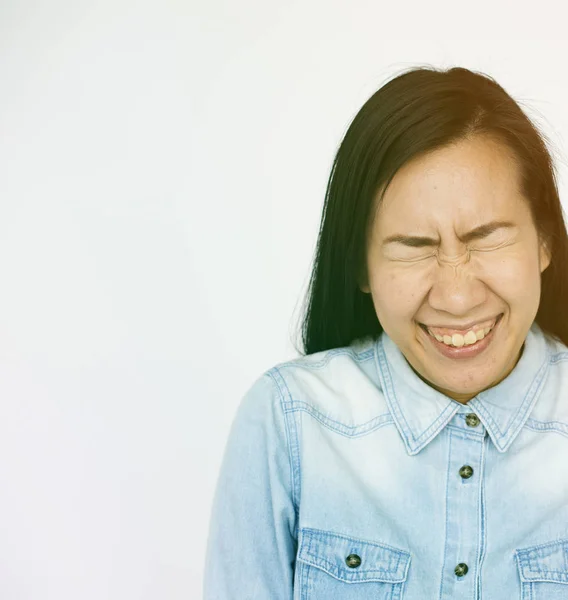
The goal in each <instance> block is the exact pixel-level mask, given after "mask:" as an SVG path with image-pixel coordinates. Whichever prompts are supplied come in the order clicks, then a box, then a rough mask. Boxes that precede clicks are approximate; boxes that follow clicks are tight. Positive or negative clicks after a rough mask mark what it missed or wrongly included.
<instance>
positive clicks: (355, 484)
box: [203, 322, 568, 600]
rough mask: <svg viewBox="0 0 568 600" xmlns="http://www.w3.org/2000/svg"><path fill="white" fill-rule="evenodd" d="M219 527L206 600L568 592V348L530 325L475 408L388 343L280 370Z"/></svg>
mask: <svg viewBox="0 0 568 600" xmlns="http://www.w3.org/2000/svg"><path fill="white" fill-rule="evenodd" d="M471 415H477V417H478V419H475V418H474V417H471ZM210 519H211V520H210V525H209V527H210V529H209V537H208V542H207V550H206V563H205V572H204V577H205V578H204V589H203V591H204V598H205V600H261V599H262V600H280V599H287V600H289V599H294V600H300V599H301V600H336V599H340V600H355V599H356V600H387V599H388V600H433V599H437V600H446V599H447V600H450V599H452V600H455V599H461V598H465V599H468V600H470V599H471V600H478V599H484V600H559V599H563V600H566V599H568V348H567V347H566V346H565V345H564V344H562V343H560V342H558V341H555V340H553V339H552V338H551V337H548V336H545V334H544V333H543V331H542V330H541V329H540V327H539V326H538V325H537V324H536V322H535V323H533V326H532V327H531V329H530V331H529V333H528V335H527V338H526V340H525V345H524V350H523V354H522V356H521V358H520V360H519V362H518V363H517V365H516V367H515V368H514V370H513V371H512V372H511V373H510V374H509V376H508V377H507V378H506V379H504V380H503V381H502V382H501V383H499V384H498V385H497V386H495V387H493V388H491V389H489V390H487V391H485V392H482V393H480V394H479V395H478V396H476V397H475V398H473V399H472V400H470V401H469V403H467V404H466V405H463V404H460V403H459V402H456V401H455V400H452V399H450V398H448V397H447V396H445V395H443V394H441V393H440V392H437V391H436V390H434V389H433V388H432V387H430V386H429V385H427V384H426V383H425V382H423V381H422V380H421V379H420V378H419V377H418V376H417V375H416V374H415V373H414V371H413V370H412V369H411V367H410V365H409V364H408V362H407V361H406V359H405V358H404V356H403V354H402V353H401V352H400V350H399V349H398V347H397V346H396V345H395V344H394V343H393V341H392V340H391V339H390V338H389V337H388V336H387V335H386V333H383V334H382V336H381V337H380V338H379V339H378V340H377V341H376V342H373V341H372V340H370V339H368V340H366V341H359V342H357V343H353V344H352V345H351V346H348V347H344V348H336V349H333V350H328V351H324V352H320V353H317V354H312V355H309V356H306V357H301V358H296V359H293V360H290V361H288V362H285V363H282V364H279V365H276V366H274V367H273V368H271V369H269V370H268V371H266V372H265V373H263V374H262V375H261V376H260V377H259V378H258V379H257V380H256V381H255V382H254V384H253V385H252V386H251V387H250V389H249V390H248V392H247V393H246V394H245V396H244V397H243V399H242V400H241V402H240V404H239V407H238V410H237V413H236V417H235V419H234V421H233V424H232V428H231V431H230V435H229V438H228V442H227V446H226V449H225V454H224V459H223V462H222V467H221V471H220V474H219V479H218V483H217V488H216V492H215V498H214V503H213V507H212V512H211V518H210Z"/></svg>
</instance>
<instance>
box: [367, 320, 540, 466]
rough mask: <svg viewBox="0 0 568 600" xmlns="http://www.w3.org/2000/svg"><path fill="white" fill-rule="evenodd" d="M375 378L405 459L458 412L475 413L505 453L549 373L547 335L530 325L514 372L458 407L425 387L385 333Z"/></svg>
mask: <svg viewBox="0 0 568 600" xmlns="http://www.w3.org/2000/svg"><path fill="white" fill-rule="evenodd" d="M375 360H376V364H377V370H378V374H379V379H380V380H381V384H382V388H383V390H384V394H385V398H386V401H387V403H388V406H389V410H390V412H391V414H392V417H393V419H394V422H395V424H396V427H397V429H398V431H399V433H400V435H401V437H402V439H403V441H404V444H405V446H406V450H407V452H408V454H410V455H414V454H417V453H418V452H420V450H422V448H424V447H425V446H426V445H427V444H428V443H429V442H431V441H432V440H433V439H434V438H435V437H436V436H437V435H438V433H440V431H441V430H442V429H443V428H444V427H445V426H446V425H447V424H448V422H449V421H451V419H452V418H453V417H454V415H455V414H456V413H457V412H461V413H472V412H473V413H475V414H476V415H477V416H478V417H479V420H480V421H481V422H482V423H483V425H484V426H485V428H486V429H487V432H488V434H489V436H490V437H491V439H492V441H493V443H494V444H495V447H496V448H497V449H498V450H499V451H500V452H505V451H506V450H507V449H508V448H509V446H510V445H511V443H512V442H513V441H514V439H515V438H516V437H517V435H518V433H519V431H520V430H521V429H522V427H523V425H524V424H525V421H526V420H527V418H528V416H529V414H530V412H531V410H532V409H533V407H534V405H535V403H536V402H537V400H538V398H539V396H540V392H541V390H542V388H543V385H544V382H545V380H546V376H547V374H548V365H549V351H548V346H547V344H546V339H545V334H544V333H543V331H542V329H541V328H540V327H539V325H538V324H537V323H536V321H534V322H533V324H532V326H531V328H530V330H529V332H528V333H527V337H526V339H525V346H524V350H523V354H522V355H521V358H520V359H519V362H518V363H517V364H516V365H515V368H514V369H513V370H512V371H511V372H510V373H509V375H508V376H507V377H505V379H503V381H501V382H500V383H499V384H497V385H496V386H494V387H492V388H490V389H488V390H485V391H483V392H480V393H479V394H478V395H477V396H475V397H474V398H472V399H471V400H470V401H469V402H468V403H467V404H465V405H464V404H461V403H460V402H457V401H456V400H453V399H452V398H449V397H448V396H446V395H444V394H442V393H441V392H438V391H437V390H435V389H434V388H433V387H430V386H429V385H428V384H427V383H426V382H424V381H423V380H422V379H420V377H418V375H416V373H415V372H414V371H413V369H412V367H411V366H410V365H409V363H408V362H407V360H406V358H405V356H404V355H403V354H402V352H401V351H400V349H399V348H398V346H397V345H396V344H395V343H394V342H393V341H392V340H391V339H390V337H389V336H388V335H387V334H386V332H385V331H383V332H382V333H381V335H380V336H379V338H378V339H377V342H376V344H375Z"/></svg>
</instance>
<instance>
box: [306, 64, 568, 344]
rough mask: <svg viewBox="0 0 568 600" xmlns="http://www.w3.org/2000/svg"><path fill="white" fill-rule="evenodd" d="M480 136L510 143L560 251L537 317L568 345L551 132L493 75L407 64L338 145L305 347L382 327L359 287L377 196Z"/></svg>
mask: <svg viewBox="0 0 568 600" xmlns="http://www.w3.org/2000/svg"><path fill="white" fill-rule="evenodd" d="M478 134H483V135H486V136H490V137H491V138H492V139H496V140H498V141H500V142H501V143H503V144H505V145H506V146H507V147H508V148H509V149H510V151H511V152H512V155H513V157H514V158H515V159H516V160H517V161H518V164H519V166H520V172H521V173H522V179H521V191H522V193H523V195H524V196H525V197H526V199H527V200H528V202H529V204H530V209H531V213H532V217H533V220H534V223H535V227H536V229H537V232H538V237H539V240H545V243H546V244H547V245H548V248H549V250H550V251H551V254H552V258H551V262H550V265H549V266H548V268H547V269H545V271H544V272H543V273H542V275H541V284H542V285H541V298H540V304H539V309H538V312H537V315H536V317H535V320H536V322H537V323H538V324H539V326H540V327H541V328H542V329H543V331H545V332H546V333H548V334H549V335H551V336H553V337H555V338H557V339H558V340H560V341H562V342H563V343H564V344H566V345H568V235H567V232H566V224H565V220H564V212H563V209H562V205H561V203H560V198H559V195H558V189H557V183H556V173H555V167H554V163H553V161H552V158H551V155H550V153H549V150H548V148H547V143H546V142H548V143H550V142H549V140H547V139H546V137H545V135H544V134H543V133H542V132H540V131H539V130H538V129H537V127H536V126H535V125H534V124H533V123H532V122H531V121H530V119H529V118H528V116H527V115H526V114H525V113H524V112H523V110H522V109H521V107H520V106H519V104H518V103H517V102H516V101H515V100H513V98H512V97H511V96H510V95H509V94H508V93H507V92H506V91H505V90H504V89H503V88H502V87H501V86H500V85H499V84H498V83H497V82H496V81H495V80H494V79H493V78H491V77H489V76H487V75H485V74H481V73H477V72H473V71H470V70H468V69H465V68H462V67H453V68H450V69H447V70H443V69H437V68H435V67H431V66H427V67H420V68H413V69H411V70H409V71H405V72H403V73H402V74H400V75H398V76H396V77H394V78H393V79H391V80H390V81H388V82H387V83H386V84H385V85H383V86H382V87H381V88H380V89H379V90H378V91H377V92H375V93H374V94H373V95H372V96H371V97H370V98H369V100H367V102H366V103H365V104H364V105H363V107H362V108H361V110H360V111H359V112H358V113H357V115H356V116H355V118H354V119H353V121H352V122H351V124H350V126H349V128H348V129H347V132H346V133H345V136H344V138H343V140H342V141H341V143H340V145H339V149H338V150H337V153H336V156H335V158H334V161H333V166H332V169H331V174H330V176H329V180H328V184H327V190H326V195H325V202H324V207H323V211H322V219H321V225H320V230H319V236H318V241H317V245H316V250H315V258H314V262H313V268H312V273H311V278H310V282H309V287H308V291H307V294H306V299H305V302H304V316H303V320H302V324H301V335H302V344H303V354H313V353H314V352H319V351H321V350H327V349H330V348H338V347H341V346H346V345H349V344H350V343H351V342H353V341H354V340H356V339H358V338H365V337H368V336H371V337H373V338H375V339H376V337H377V336H379V335H380V333H381V332H382V331H383V328H382V326H381V324H380V322H379V320H378V318H377V315H376V312H375V308H374V306H373V301H372V297H371V294H366V293H364V292H362V291H361V290H360V288H359V282H360V281H361V278H360V277H361V274H364V275H363V277H364V278H366V257H365V253H366V245H367V239H368V238H367V236H368V233H369V222H370V219H371V218H372V215H373V214H374V211H375V209H376V206H377V202H379V203H380V201H381V199H382V194H384V191H385V189H386V188H387V187H388V185H389V183H390V181H391V180H392V178H393V177H394V176H395V174H396V172H397V171H398V170H399V169H400V167H401V166H402V165H404V164H405V163H406V162H407V161H409V160H411V159H412V158H414V157H417V156H418V155H420V154H423V153H426V152H430V151H432V150H435V149H437V148H441V147H443V146H448V145H450V144H452V143H455V142H458V141H460V140H462V139H467V138H470V137H471V136H473V135H478ZM545 140H546V142H545ZM379 191H381V193H380V194H378V192H379Z"/></svg>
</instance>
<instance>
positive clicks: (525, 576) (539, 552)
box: [515, 539, 568, 600]
mask: <svg viewBox="0 0 568 600" xmlns="http://www.w3.org/2000/svg"><path fill="white" fill-rule="evenodd" d="M515 557H516V559H517V567H518V569H519V576H520V578H521V600H566V598H568V539H563V540H556V541H554V542H550V543H548V544H540V545H538V546H530V547H528V548H520V549H518V550H517V551H516V552H515Z"/></svg>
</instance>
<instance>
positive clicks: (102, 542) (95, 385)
mask: <svg viewBox="0 0 568 600" xmlns="http://www.w3.org/2000/svg"><path fill="white" fill-rule="evenodd" d="M560 6H561V4H560V3H556V6H555V5H554V4H550V6H547V5H546V3H543V2H539V3H538V4H537V5H535V4H531V5H530V6H529V5H527V6H526V8H525V7H523V6H520V5H519V3H518V2H501V3H499V2H487V3H483V2H482V3H476V4H472V3H464V2H457V3H456V2H455V1H452V2H449V1H448V2H437V3H434V4H433V3H431V2H430V3H425V2H416V3H415V5H414V6H413V5H412V4H411V3H408V2H405V3H402V2H401V3H396V2H388V3H381V2H376V1H374V2H362V1H351V2H330V1H324V0H310V1H307V0H304V1H302V2H299V1H298V2H288V3H284V2H282V1H278V2H277V1H276V0H244V1H240V2H237V1H229V0H226V1H223V2H222V1H219V0H201V1H200V2H174V1H171V0H170V1H168V0H160V1H158V0H156V1H155V2H146V1H143V0H142V1H141V0H138V1H134V0H131V1H125V0H113V1H112V2H111V1H110V0H105V1H91V2H87V1H86V0H67V1H62V0H52V1H51V2H26V1H25V0H1V1H0V456H1V458H0V598H2V600H103V599H105V600H107V599H108V600H131V599H132V600H138V599H140V600H142V599H143V600H156V599H158V598H159V599H160V600H166V599H168V600H182V599H185V600H187V599H196V600H197V599H198V598H200V597H201V585H202V574H203V570H204V569H205V568H206V565H205V564H204V556H205V548H206V539H207V529H208V519H209V512H210V505H211V500H212V497H213V493H214V487H215V483H216V478H217V474H218V469H219V466H220V461H221V458H222V454H223V450H224V445H225V441H226V436H227V434H228V430H229V427H230V424H231V421H232V418H233V415H234V412H235V410H236V407H237V405H238V403H239V401H240V398H241V396H242V394H243V393H244V391H245V390H246V388H248V387H249V386H250V384H251V383H252V381H253V380H254V379H255V378H256V377H258V375H259V374H260V373H261V372H262V371H264V370H265V369H268V368H269V367H271V366H273V365H274V364H275V363H276V362H279V361H283V360H286V359H289V358H293V357H295V356H297V355H298V349H299V348H300V346H299V336H298V324H299V318H300V316H301V308H302V306H301V305H302V302H303V299H304V293H305V289H306V286H307V282H308V277H309V273H310V266H311V261H312V257H313V251H314V246H315V242H316V236H317V231H318V228H319V219H320V213H321V208H322V205H323V199H324V192H325V186H326V183H327V178H328V175H329V170H330V168H331V163H332V160H333V156H334V153H335V151H336V150H337V146H338V144H339V142H340V140H341V137H342V135H343V134H344V132H345V130H346V128H347V126H348V124H349V123H350V121H351V119H352V118H353V117H354V116H355V114H356V112H357V111H358V110H359V108H360V107H361V106H362V104H363V103H364V102H365V101H366V100H367V99H368V97H369V96H370V95H371V94H372V93H374V91H376V89H378V88H379V87H380V86H381V85H382V84H384V83H385V82H386V81H387V80H388V79H389V78H390V77H391V76H393V75H394V74H395V73H398V72H400V71H402V70H403V69H406V68H408V67H411V66H421V65H434V66H437V67H449V66H455V65H460V66H465V67H468V68H471V69H475V70H480V71H483V72H485V73H488V74H489V75H491V76H493V77H495V79H496V80H497V81H498V82H499V83H500V84H501V85H503V86H504V87H505V89H506V90H507V91H509V93H511V94H512V95H513V97H515V98H516V99H517V100H519V101H521V102H522V103H524V106H525V108H526V109H527V111H528V112H529V113H530V115H531V116H532V117H533V118H534V119H535V121H536V122H537V124H538V125H539V126H540V127H541V128H542V130H543V131H544V132H545V134H546V135H547V136H548V137H549V138H550V140H551V142H552V143H553V145H554V148H553V150H554V151H555V160H556V161H557V167H558V172H559V183H560V187H561V193H562V196H563V201H564V198H565V196H566V193H565V191H563V190H565V186H564V185H563V180H565V179H566V164H567V163H566V158H565V156H566V142H565V140H566V137H567V135H568V115H567V111H566V105H567V97H568V76H567V75H566V73H567V70H566V56H568V42H567V41H566V35H565V31H564V29H565V24H566V18H565V15H563V14H562V12H561V11H562V10H563V9H562V8H560ZM563 40H564V41H563ZM235 599H236V600H240V599H238V596H235Z"/></svg>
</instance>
